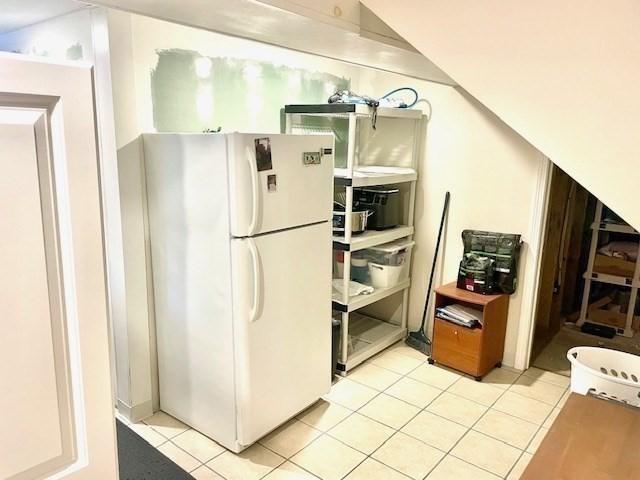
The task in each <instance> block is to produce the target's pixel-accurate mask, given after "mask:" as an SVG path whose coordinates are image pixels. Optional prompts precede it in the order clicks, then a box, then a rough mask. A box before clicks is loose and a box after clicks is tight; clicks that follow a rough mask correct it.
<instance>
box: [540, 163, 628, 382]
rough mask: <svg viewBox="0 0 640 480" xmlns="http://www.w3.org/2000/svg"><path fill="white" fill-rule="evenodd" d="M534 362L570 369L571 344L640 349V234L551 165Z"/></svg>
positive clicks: (554, 368) (562, 370)
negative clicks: (639, 258)
mask: <svg viewBox="0 0 640 480" xmlns="http://www.w3.org/2000/svg"><path fill="white" fill-rule="evenodd" d="M545 223H546V228H545V235H544V240H543V248H542V261H541V268H540V278H539V286H538V302H537V306H536V312H535V317H534V322H535V327H534V328H535V330H534V336H533V344H532V348H531V356H530V362H529V363H530V365H531V366H534V367H538V368H541V369H544V370H549V371H553V372H555V373H559V374H562V375H566V376H569V375H570V369H571V367H570V363H569V360H568V359H567V351H568V350H569V349H571V348H572V347H575V346H583V345H587V346H601V347H605V348H612V349H616V350H622V351H625V352H628V353H633V354H640V334H639V333H638V331H639V329H640V301H638V299H637V292H638V285H639V280H638V278H639V273H640V270H639V269H638V264H639V262H638V254H639V252H640V234H639V233H638V232H637V231H636V230H634V229H633V228H632V227H631V226H629V225H628V224H627V223H626V222H625V221H624V220H623V219H622V218H620V217H619V216H618V215H616V213H615V212H614V211H613V210H611V209H609V208H608V207H607V206H606V205H604V204H603V203H601V202H600V201H599V199H598V198H596V197H595V196H594V195H593V194H591V193H590V192H589V191H587V190H586V189H585V188H583V187H582V186H581V185H580V184H579V183H578V182H576V181H575V180H574V179H573V178H571V177H570V176H569V175H568V174H567V173H566V172H564V171H563V170H562V169H560V168H559V167H557V166H555V165H554V166H553V171H552V174H551V185H550V189H549V197H548V204H547V214H546V219H545Z"/></svg>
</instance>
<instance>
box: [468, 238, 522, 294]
mask: <svg viewBox="0 0 640 480" xmlns="http://www.w3.org/2000/svg"><path fill="white" fill-rule="evenodd" d="M462 242H463V243H464V253H465V256H466V255H467V254H472V255H474V256H475V257H474V258H478V257H487V258H491V259H493V260H494V262H493V273H492V275H491V281H490V284H491V285H490V286H488V287H486V288H485V290H486V292H480V293H508V294H511V293H514V292H515V291H516V286H517V283H518V260H519V257H520V249H521V247H522V241H521V240H520V235H517V234H511V233H497V232H484V231H481V230H464V231H463V232H462ZM464 261H465V260H464V259H463V263H464ZM460 267H461V269H462V267H463V264H462V263H461V264H460ZM465 270H469V268H468V267H465ZM460 273H466V274H467V275H468V272H462V271H461V272H460ZM463 285H464V284H463ZM458 287H459V288H466V287H465V286H461V284H460V275H459V276H458ZM466 289H467V290H468V289H469V288H466ZM473 291H475V290H473Z"/></svg>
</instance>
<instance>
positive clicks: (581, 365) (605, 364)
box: [567, 347, 640, 407]
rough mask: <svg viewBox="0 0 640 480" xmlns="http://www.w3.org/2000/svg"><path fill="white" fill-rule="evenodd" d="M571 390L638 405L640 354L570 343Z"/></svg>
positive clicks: (568, 356) (639, 403) (639, 405)
mask: <svg viewBox="0 0 640 480" xmlns="http://www.w3.org/2000/svg"><path fill="white" fill-rule="evenodd" d="M567 358H568V359H569V362H571V391H572V392H575V393H579V394H581V395H586V394H588V393H591V394H594V395H598V396H600V397H605V398H608V399H611V400H617V401H619V402H622V403H626V404H629V405H633V406H635V407H640V357H639V356H637V355H632V354H630V353H625V352H619V351H617V350H611V349H608V348H599V347H574V348H572V349H571V350H569V351H568V352H567Z"/></svg>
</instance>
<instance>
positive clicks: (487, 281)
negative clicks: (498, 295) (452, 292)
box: [457, 253, 496, 295]
mask: <svg viewBox="0 0 640 480" xmlns="http://www.w3.org/2000/svg"><path fill="white" fill-rule="evenodd" d="M495 263H496V262H495V260H494V259H493V258H491V257H487V256H483V255H478V254H476V253H465V254H464V256H463V257H462V261H461V262H460V270H458V283H457V287H458V288H462V289H464V290H468V291H470V292H476V293H482V294H483V295H488V294H490V293H493V288H494V281H493V278H494V266H495Z"/></svg>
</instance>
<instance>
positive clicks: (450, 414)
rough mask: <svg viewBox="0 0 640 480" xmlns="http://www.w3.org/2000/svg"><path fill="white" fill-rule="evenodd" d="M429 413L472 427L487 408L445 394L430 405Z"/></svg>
mask: <svg viewBox="0 0 640 480" xmlns="http://www.w3.org/2000/svg"><path fill="white" fill-rule="evenodd" d="M427 411H428V412H431V413H435V414H436V415H440V416H441V417H444V418H447V419H449V420H451V421H453V422H456V423H459V424H461V425H465V426H467V427H470V426H471V425H473V424H474V423H475V422H476V421H477V420H478V419H479V418H480V417H481V416H482V414H483V413H484V412H486V411H487V407H485V406H484V405H480V404H479V403H476V402H472V401H471V400H467V399H466V398H462V397H458V396H457V395H452V394H451V393H448V392H444V393H443V394H442V395H440V396H439V397H438V398H436V399H435V400H434V401H433V402H431V403H430V404H429V406H428V407H427Z"/></svg>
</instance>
